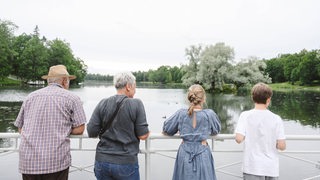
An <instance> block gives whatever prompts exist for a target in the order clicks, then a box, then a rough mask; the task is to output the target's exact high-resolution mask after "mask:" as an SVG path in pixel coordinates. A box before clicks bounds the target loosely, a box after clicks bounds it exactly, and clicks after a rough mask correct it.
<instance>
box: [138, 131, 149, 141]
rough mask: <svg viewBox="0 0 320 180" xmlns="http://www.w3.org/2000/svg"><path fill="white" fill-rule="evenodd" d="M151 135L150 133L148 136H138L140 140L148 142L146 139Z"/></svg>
mask: <svg viewBox="0 0 320 180" xmlns="http://www.w3.org/2000/svg"><path fill="white" fill-rule="evenodd" d="M149 134H150V131H149V132H148V133H147V134H145V135H142V136H138V138H139V139H140V140H146V139H147V138H148V137H149Z"/></svg>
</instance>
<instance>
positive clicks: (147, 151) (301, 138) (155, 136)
mask: <svg viewBox="0 0 320 180" xmlns="http://www.w3.org/2000/svg"><path fill="white" fill-rule="evenodd" d="M8 138H9V139H10V138H12V139H15V144H14V146H12V147H0V152H4V151H18V145H19V144H18V139H19V138H20V134H19V133H7V132H6V133H0V139H8ZM70 138H71V139H78V140H79V145H78V147H76V148H74V147H73V148H71V150H72V151H95V147H92V148H84V147H83V142H82V140H83V139H89V137H88V135H87V134H84V135H70ZM234 138H235V134H219V135H216V136H210V137H209V138H208V139H209V140H211V141H212V151H214V152H241V151H242V150H215V149H214V147H213V143H214V141H224V140H233V139H234ZM92 139H94V138H92ZM156 139H180V137H179V135H174V136H167V135H163V134H162V133H151V134H150V136H149V137H148V138H147V139H146V140H145V148H144V149H140V153H142V154H144V155H145V179H146V180H149V179H150V170H151V169H150V164H151V162H150V160H151V158H150V157H151V154H152V153H157V152H176V151H177V149H171V150H170V149H155V148H151V141H152V140H156ZM286 140H298V141H319V140H320V135H286ZM287 153H317V154H320V151H288V150H285V151H283V152H282V154H285V156H287V157H290V158H295V157H292V156H290V155H287ZM0 155H1V154H0ZM295 159H297V160H301V161H305V162H308V163H312V164H315V165H316V166H319V167H320V164H319V163H320V162H313V161H312V162H311V161H306V160H304V159H301V158H295Z"/></svg>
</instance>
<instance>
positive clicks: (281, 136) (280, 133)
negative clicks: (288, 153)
mask: <svg viewBox="0 0 320 180" xmlns="http://www.w3.org/2000/svg"><path fill="white" fill-rule="evenodd" d="M278 117H279V116H278ZM277 128H278V129H277V132H278V137H277V139H278V140H279V139H286V136H285V134H284V127H283V121H282V119H281V118H280V117H279V123H278V127H277Z"/></svg>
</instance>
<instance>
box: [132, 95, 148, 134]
mask: <svg viewBox="0 0 320 180" xmlns="http://www.w3.org/2000/svg"><path fill="white" fill-rule="evenodd" d="M131 100H134V101H135V102H136V103H137V106H136V107H137V113H136V115H137V116H136V117H137V119H136V121H135V131H136V135H137V136H138V137H139V136H143V135H145V134H147V133H148V132H149V128H148V126H149V125H148V123H147V117H146V112H145V109H144V105H143V103H142V101H141V100H140V99H131Z"/></svg>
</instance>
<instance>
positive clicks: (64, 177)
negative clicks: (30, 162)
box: [22, 168, 69, 180]
mask: <svg viewBox="0 0 320 180" xmlns="http://www.w3.org/2000/svg"><path fill="white" fill-rule="evenodd" d="M68 175H69V168H67V169H65V170H63V171H59V172H55V173H50V174H22V179H23V180H68Z"/></svg>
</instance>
